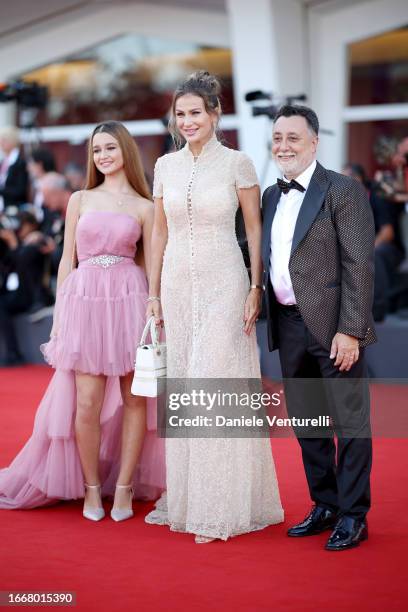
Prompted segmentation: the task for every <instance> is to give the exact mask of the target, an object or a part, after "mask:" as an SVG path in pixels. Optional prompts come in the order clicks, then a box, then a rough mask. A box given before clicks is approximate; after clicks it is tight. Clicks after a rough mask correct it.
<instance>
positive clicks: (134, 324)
mask: <svg viewBox="0 0 408 612" xmlns="http://www.w3.org/2000/svg"><path fill="white" fill-rule="evenodd" d="M146 291H147V283H146V279H145V276H144V273H143V271H142V270H141V269H140V268H138V267H137V266H135V264H134V263H133V261H132V260H130V259H125V260H123V262H121V263H119V264H116V265H113V266H111V267H109V268H106V269H104V268H101V267H100V266H96V265H90V264H89V265H88V264H87V262H85V263H83V264H80V266H79V268H78V269H76V270H74V271H73V272H71V274H70V275H69V276H68V277H67V278H66V280H65V281H64V283H63V285H62V286H61V288H60V290H59V294H58V305H57V312H56V322H57V330H58V331H57V336H56V337H54V338H53V339H52V340H51V341H50V342H48V343H47V344H46V345H43V347H42V350H43V352H44V355H45V357H46V359H47V361H48V362H49V363H50V364H51V365H53V366H54V367H55V368H56V372H55V374H54V376H53V377H52V379H51V382H50V384H49V386H48V388H47V390H46V392H45V394H44V397H43V399H42V400H41V402H40V405H39V407H38V410H37V413H36V416H35V422H34V430H33V434H32V436H31V438H30V439H29V440H28V442H27V443H26V445H25V446H24V447H23V449H22V450H21V451H20V453H19V454H18V455H17V456H16V458H15V459H14V461H13V462H12V463H11V464H10V466H9V467H8V468H6V469H3V470H1V471H0V508H7V509H12V508H34V507H38V506H43V505H47V504H51V503H55V502H56V501H58V500H64V499H65V500H68V499H76V498H80V497H83V496H84V480H83V475H82V469H81V464H80V460H79V455H78V450H77V446H76V441H75V431H74V422H75V412H76V384H75V370H78V371H81V372H86V373H90V374H105V375H106V376H107V377H108V378H107V384H106V390H105V397H104V404H103V408H102V413H101V427H102V438H101V448H100V476H101V482H102V494H103V495H113V493H114V488H115V484H116V480H117V476H118V473H119V468H120V449H121V429H122V413H123V407H122V398H121V393H120V384H119V376H121V375H124V374H126V373H128V372H131V371H132V370H133V367H134V357H135V348H136V344H137V343H138V341H139V340H140V336H141V333H142V330H143V327H144V324H145V313H144V310H145V305H146ZM147 430H148V431H147V433H146V436H145V440H144V446H143V450H142V453H141V456H140V459H139V463H138V466H137V469H136V471H135V475H134V482H133V488H134V492H135V498H137V499H146V500H148V499H157V497H158V496H159V495H160V493H161V492H162V491H163V490H164V488H165V457H164V440H163V439H160V438H158V437H157V435H156V403H155V401H154V400H148V402H147Z"/></svg>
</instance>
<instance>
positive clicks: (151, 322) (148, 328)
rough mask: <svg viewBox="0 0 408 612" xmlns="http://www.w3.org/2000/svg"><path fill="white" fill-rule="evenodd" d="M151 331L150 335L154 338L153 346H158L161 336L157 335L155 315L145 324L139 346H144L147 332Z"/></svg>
mask: <svg viewBox="0 0 408 612" xmlns="http://www.w3.org/2000/svg"><path fill="white" fill-rule="evenodd" d="M149 331H150V336H151V338H152V343H153V346H154V347H156V346H157V345H158V344H159V338H158V336H157V325H156V323H155V322H154V317H153V316H152V317H150V319H148V320H147V323H146V325H145V326H144V330H143V333H142V337H141V338H140V342H139V346H143V345H144V344H145V342H146V338H147V334H148V333H149Z"/></svg>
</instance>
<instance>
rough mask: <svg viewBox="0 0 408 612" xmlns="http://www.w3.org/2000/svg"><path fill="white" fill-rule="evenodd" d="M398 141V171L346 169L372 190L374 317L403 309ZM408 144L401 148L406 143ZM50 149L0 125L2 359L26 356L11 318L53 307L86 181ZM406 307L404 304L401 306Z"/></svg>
mask: <svg viewBox="0 0 408 612" xmlns="http://www.w3.org/2000/svg"><path fill="white" fill-rule="evenodd" d="M404 143H405V144H407V146H408V139H405V140H404V141H402V143H401V145H400V147H399V151H398V152H397V156H396V160H395V162H396V163H395V167H396V168H397V171H396V172H394V173H393V172H390V171H388V172H377V173H376V175H375V176H374V177H373V179H369V178H368V177H367V176H366V173H365V171H364V168H363V167H362V166H361V165H359V164H355V163H349V164H347V165H346V166H345V167H344V169H343V172H344V174H347V175H349V176H352V177H353V178H355V179H357V180H359V181H361V182H362V183H363V184H364V185H365V187H366V189H367V190H368V192H369V196H370V202H371V205H372V209H373V214H374V221H375V228H376V247H375V293H374V307H373V310H374V319H375V320H376V321H383V320H384V318H385V316H386V315H387V313H389V312H395V311H399V312H402V313H403V312H404V309H408V269H407V267H406V261H405V257H406V253H405V248H404V245H406V243H407V240H408V238H407V235H406V233H404V223H403V220H404V219H406V218H407V217H408V214H407V213H406V212H405V206H406V202H408V193H407V192H408V184H407V183H408V180H407V176H408V152H405V148H406V147H405V144H404ZM404 147H405V148H404ZM58 170H59V169H58V167H57V162H56V160H55V158H54V155H53V153H52V152H51V151H50V150H49V149H47V148H46V147H44V146H41V145H38V146H36V147H33V148H31V149H30V150H29V152H28V153H26V154H23V152H22V147H21V144H20V142H19V137H18V131H17V130H16V129H15V128H3V129H2V130H0V337H2V338H3V340H4V343H5V345H6V354H5V359H3V360H2V362H3V364H4V365H13V364H19V363H22V362H23V361H24V358H23V355H22V353H21V351H20V348H19V346H18V342H17V336H16V333H15V328H14V325H13V319H14V317H15V316H16V315H18V314H21V313H30V315H32V317H33V320H38V318H40V317H41V316H43V315H44V316H47V315H49V314H50V312H52V305H53V304H54V300H55V288H56V275H57V271H58V264H59V260H60V258H61V255H62V248H63V239H64V224H65V213H66V209H67V205H68V200H69V198H70V195H71V193H72V192H73V191H76V190H78V189H82V188H83V187H84V184H85V174H84V169H83V168H81V167H80V166H78V165H77V164H75V163H69V164H68V165H67V166H65V168H63V169H62V171H61V172H58ZM406 311H407V310H405V312H406Z"/></svg>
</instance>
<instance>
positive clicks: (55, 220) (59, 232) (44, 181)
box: [39, 172, 72, 275]
mask: <svg viewBox="0 0 408 612" xmlns="http://www.w3.org/2000/svg"><path fill="white" fill-rule="evenodd" d="M39 190H40V192H41V194H42V197H43V200H44V220H43V222H42V225H41V230H42V231H43V232H44V234H46V235H47V236H50V237H51V238H52V239H53V241H54V249H53V251H52V252H51V274H52V275H56V274H57V272H58V265H59V262H60V259H61V255H62V249H63V246H64V229H65V215H66V211H67V206H68V201H69V198H70V197H71V193H72V191H71V187H70V185H69V183H68V181H67V179H66V178H65V176H63V175H62V174H58V173H57V172H48V174H46V175H45V176H43V177H42V178H41V179H40V181H39Z"/></svg>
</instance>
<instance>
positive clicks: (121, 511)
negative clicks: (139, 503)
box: [110, 485, 134, 523]
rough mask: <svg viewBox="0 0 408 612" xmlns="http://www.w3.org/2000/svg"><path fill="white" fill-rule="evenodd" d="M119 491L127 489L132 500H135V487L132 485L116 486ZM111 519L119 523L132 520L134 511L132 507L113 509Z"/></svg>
mask: <svg viewBox="0 0 408 612" xmlns="http://www.w3.org/2000/svg"><path fill="white" fill-rule="evenodd" d="M116 488H117V489H127V490H128V491H129V492H130V499H131V500H132V499H133V487H132V485H116ZM110 515H111V518H112V519H113V520H114V521H116V522H117V523H119V522H120V521H126V519H130V518H132V516H133V515H134V514H133V509H132V505H131V506H130V508H112V510H111V513H110Z"/></svg>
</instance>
